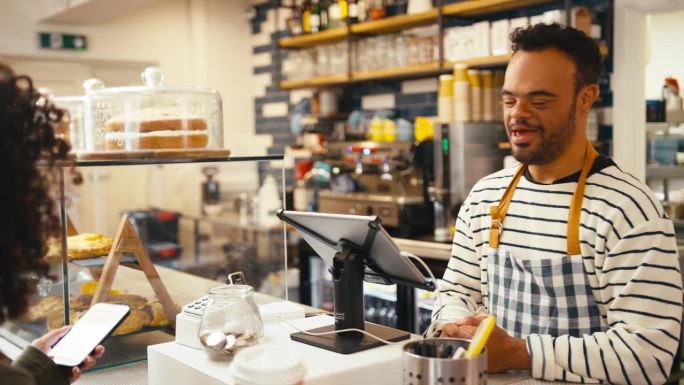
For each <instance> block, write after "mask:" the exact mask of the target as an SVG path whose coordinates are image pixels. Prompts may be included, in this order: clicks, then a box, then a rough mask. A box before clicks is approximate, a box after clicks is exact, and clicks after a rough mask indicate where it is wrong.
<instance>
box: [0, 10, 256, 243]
mask: <svg viewBox="0 0 684 385" xmlns="http://www.w3.org/2000/svg"><path fill="white" fill-rule="evenodd" d="M54 2H55V0H29V1H26V0H2V5H1V6H0V57H2V56H9V57H15V58H16V57H20V58H22V59H27V60H29V61H30V60H44V61H46V62H52V61H71V62H76V63H79V62H81V63H82V62H98V63H108V62H119V63H122V62H123V63H131V62H132V63H158V64H159V66H160V67H162V69H163V70H164V71H165V74H166V84H167V85H201V86H208V87H211V88H214V89H216V90H218V91H219V92H220V93H221V95H222V96H223V115H224V143H225V145H226V147H227V148H229V149H231V150H234V153H237V154H240V155H248V154H249V155H261V154H265V153H266V148H265V147H264V146H263V145H262V146H259V145H251V144H252V143H255V144H256V143H257V141H256V140H255V139H254V138H255V136H254V116H253V114H254V111H253V102H252V97H251V93H252V92H251V88H252V83H253V76H252V51H251V45H250V41H251V30H250V24H249V22H248V20H247V18H246V17H245V10H246V8H247V7H248V5H249V3H250V2H249V0H158V1H156V2H154V3H152V4H150V5H148V6H144V7H142V8H139V9H138V10H136V11H134V12H133V13H131V14H128V15H126V16H123V17H119V18H115V19H112V20H108V21H106V22H102V23H98V24H90V25H57V24H46V23H38V22H37V19H38V17H40V16H43V15H44V12H41V11H40V8H39V7H40V6H41V3H45V4H44V5H45V6H50V3H52V6H54ZM38 31H46V32H66V33H77V34H84V35H86V36H87V38H88V49H87V51H85V52H68V51H49V50H42V49H40V48H38V47H37V35H36V33H37V32H38ZM28 75H30V73H28ZM132 81H133V82H135V81H137V79H132ZM200 168H201V166H199V165H187V166H185V167H184V168H182V169H180V170H179V169H178V168H176V167H174V168H171V167H167V168H157V167H144V168H140V167H134V168H128V169H118V168H117V169H113V168H108V169H101V170H102V173H98V174H96V175H94V176H93V177H92V178H87V179H86V183H85V185H84V186H83V187H82V188H80V190H81V192H82V193H81V194H80V195H81V199H82V203H81V204H79V207H81V210H79V211H86V210H87V209H90V210H93V209H94V208H95V207H97V208H98V209H97V211H99V212H100V213H99V214H96V215H95V216H97V217H98V218H96V219H92V220H86V218H85V217H87V216H88V214H90V215H92V212H90V213H87V212H83V213H78V214H83V215H79V216H81V217H83V220H82V221H80V222H82V223H81V226H83V222H87V226H88V227H91V228H87V229H83V231H86V230H88V231H105V232H108V233H111V232H112V231H113V230H112V228H113V227H115V226H116V225H117V224H118V218H116V213H118V212H120V211H121V210H122V209H132V208H139V207H145V206H147V205H155V206H158V207H166V208H169V209H174V210H179V211H182V212H186V213H190V214H196V213H197V209H198V207H199V203H198V202H199V196H200V194H199V191H200V182H201V181H202V180H203V179H204V177H203V175H202V174H201V172H200ZM143 169H144V170H143ZM93 179H98V180H101V181H102V182H101V185H104V186H100V187H99V189H98V188H97V187H96V186H94V184H95V183H94V181H93ZM131 179H132V180H131ZM219 180H221V181H222V182H225V183H224V185H225V186H228V185H229V184H230V186H231V187H235V186H244V188H245V189H256V187H257V181H258V176H257V167H256V165H255V164H253V163H252V164H243V165H241V167H232V168H229V167H226V168H225V172H224V175H221V176H220V178H219ZM124 181H129V183H128V184H122V183H123V182H124ZM96 190H97V191H99V192H101V193H102V192H103V191H104V193H106V194H107V196H106V198H105V199H106V205H104V204H103V199H102V198H98V197H102V196H103V195H101V194H93V193H94V192H96ZM104 193H102V194H104ZM93 195H95V196H93ZM77 225H78V224H77Z"/></svg>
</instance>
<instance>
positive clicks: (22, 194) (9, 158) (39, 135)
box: [0, 63, 69, 323]
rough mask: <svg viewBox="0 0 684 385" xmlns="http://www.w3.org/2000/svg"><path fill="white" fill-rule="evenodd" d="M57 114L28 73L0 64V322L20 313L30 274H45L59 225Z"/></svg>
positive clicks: (61, 149) (62, 150) (61, 151)
mask: <svg viewBox="0 0 684 385" xmlns="http://www.w3.org/2000/svg"><path fill="white" fill-rule="evenodd" d="M62 115H63V112H62V110H60V109H58V108H56V107H55V106H54V105H53V104H52V103H50V102H49V101H48V100H47V99H46V97H45V96H43V95H41V94H40V93H38V92H37V90H36V88H34V85H33V82H32V81H31V79H30V78H29V77H26V76H16V75H15V74H14V72H13V71H12V69H11V68H10V67H8V66H7V65H4V64H2V63H0V167H2V170H3V171H2V172H1V174H2V177H1V179H0V181H1V182H0V323H3V322H4V321H5V320H7V319H16V318H18V317H19V316H21V315H22V314H23V313H24V312H25V311H26V307H27V304H28V297H29V294H31V293H32V292H33V290H34V286H35V278H36V277H44V276H46V274H47V272H48V267H47V265H46V264H45V263H44V262H43V256H44V254H45V244H46V240H47V238H48V236H50V235H55V234H57V232H58V230H59V228H60V221H59V217H58V216H57V214H56V210H55V204H54V201H53V196H52V195H51V191H54V188H55V186H56V183H55V182H56V171H57V164H56V162H57V161H58V160H60V159H64V158H65V157H66V154H67V152H68V151H69V145H68V144H67V143H66V142H65V141H64V140H61V139H58V138H56V137H55V133H54V130H53V127H54V126H55V125H56V124H57V123H58V122H59V121H60V120H61V119H62Z"/></svg>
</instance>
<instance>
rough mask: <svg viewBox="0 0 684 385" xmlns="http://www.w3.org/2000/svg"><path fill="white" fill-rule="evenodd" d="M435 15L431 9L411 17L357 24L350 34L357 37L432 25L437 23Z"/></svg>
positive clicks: (395, 17) (400, 16)
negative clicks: (357, 35)
mask: <svg viewBox="0 0 684 385" xmlns="http://www.w3.org/2000/svg"><path fill="white" fill-rule="evenodd" d="M437 13H438V11H437V9H432V10H430V11H427V12H423V13H416V14H413V15H398V16H392V17H387V18H384V19H379V20H373V21H367V22H364V23H359V24H352V26H351V31H352V34H359V35H364V34H366V35H367V34H381V33H389V32H397V31H403V30H405V29H410V28H414V27H421V26H424V25H429V24H433V23H434V22H436V21H437Z"/></svg>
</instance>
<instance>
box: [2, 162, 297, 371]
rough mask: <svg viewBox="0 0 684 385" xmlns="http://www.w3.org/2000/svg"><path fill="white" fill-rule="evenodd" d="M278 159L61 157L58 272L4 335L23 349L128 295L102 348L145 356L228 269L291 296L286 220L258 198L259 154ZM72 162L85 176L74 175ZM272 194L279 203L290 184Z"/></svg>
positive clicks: (260, 289)
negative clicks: (98, 305) (205, 194)
mask: <svg viewBox="0 0 684 385" xmlns="http://www.w3.org/2000/svg"><path fill="white" fill-rule="evenodd" d="M282 159H283V156H281V155H273V156H260V157H232V158H231V157H217V158H199V159H195V158H174V159H123V160H101V161H95V160H92V161H86V160H75V161H65V162H64V163H62V164H61V166H62V167H61V168H60V171H59V172H60V178H59V181H60V196H59V199H60V215H61V219H62V223H63V224H64V226H62V234H61V237H60V238H59V239H52V240H50V241H49V249H50V250H49V251H48V255H47V256H46V260H47V261H48V262H49V264H50V273H51V279H41V280H40V281H38V282H37V290H36V293H35V295H34V296H33V298H32V299H31V302H30V307H29V311H28V313H27V315H26V316H25V317H24V318H23V319H21V320H19V321H16V322H13V323H6V324H4V325H3V326H2V328H0V339H2V340H4V341H5V342H9V343H10V344H12V345H14V346H16V347H17V348H18V349H23V348H25V347H26V346H27V345H28V344H30V342H31V341H32V340H33V339H35V338H37V337H39V336H41V335H43V334H44V333H45V332H47V331H48V330H52V329H55V328H58V327H60V326H62V325H64V324H73V323H74V322H77V321H78V318H79V317H80V316H82V314H84V312H85V311H87V310H88V308H89V307H90V306H91V305H92V304H94V303H95V302H109V303H124V304H127V305H129V306H130V307H131V314H130V315H129V317H128V318H127V319H126V320H125V321H124V323H123V324H122V325H121V326H119V327H118V328H117V329H116V330H115V332H114V336H113V337H111V338H109V339H108V340H107V342H106V346H105V347H106V349H107V352H108V353H107V355H106V356H105V357H103V359H101V360H98V368H105V367H111V366H117V365H122V364H126V363H131V362H135V361H140V360H144V359H146V347H147V346H148V345H150V344H157V343H161V342H167V341H170V340H173V338H174V337H173V335H174V323H175V314H177V313H178V312H179V311H180V309H181V307H182V306H183V305H185V304H187V303H190V302H192V301H194V300H195V299H197V298H199V297H201V296H203V295H206V294H207V292H208V291H209V289H211V288H212V287H215V286H219V285H221V284H224V283H225V280H226V275H227V274H229V273H234V272H237V271H241V272H242V273H243V274H244V277H245V280H246V283H247V284H248V285H250V286H252V287H253V288H254V291H255V292H256V293H257V300H259V297H258V296H259V295H261V294H267V295H269V296H271V297H276V298H283V299H286V296H287V290H286V288H287V282H286V281H287V278H286V277H287V274H286V273H287V254H286V250H285V241H284V237H285V231H284V229H285V228H284V225H283V224H282V223H281V222H279V221H277V220H276V221H264V220H263V218H268V215H267V213H266V214H265V215H264V213H261V212H260V210H261V209H260V206H264V205H265V204H266V203H267V202H266V201H267V199H268V197H266V196H264V194H260V193H258V187H259V185H260V181H259V177H258V169H259V167H258V163H259V162H272V161H282ZM74 166H75V168H73V167H74ZM202 167H214V168H216V170H215V171H216V172H215V173H214V178H215V180H217V181H218V186H217V187H218V188H219V194H218V195H217V196H216V195H215V196H214V197H213V199H212V205H214V210H212V211H211V215H209V214H207V213H206V211H205V213H204V214H203V213H202V210H201V207H202V205H203V202H202V193H201V192H202V183H203V178H204V176H203V175H202V172H201V168H202ZM74 170H75V171H76V172H78V173H80V174H81V176H82V177H83V178H82V179H83V180H84V182H83V184H82V185H78V186H77V185H74V184H72V183H71V179H72V178H71V175H72V174H71V173H72V172H74ZM278 188H279V189H281V190H280V191H284V185H282V184H280V185H279V187H278ZM262 190H263V189H262ZM278 194H279V193H278ZM273 198H275V199H276V200H277V202H280V203H278V204H279V206H278V208H282V207H283V205H282V202H284V200H282V196H281V195H280V196H277V197H271V200H273ZM268 207H269V210H271V209H272V208H273V207H274V203H273V202H270V203H268ZM262 208H263V207H262ZM138 246H139V247H138ZM148 262H151V263H148ZM150 271H152V273H150ZM181 272H182V273H181ZM165 298H168V299H170V302H165ZM169 303H170V304H171V305H170V306H169ZM65 309H66V311H65Z"/></svg>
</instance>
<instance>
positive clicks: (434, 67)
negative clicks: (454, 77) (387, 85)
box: [352, 62, 441, 81]
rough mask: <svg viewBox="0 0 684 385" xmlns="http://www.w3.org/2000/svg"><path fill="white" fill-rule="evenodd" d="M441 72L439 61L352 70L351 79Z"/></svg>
mask: <svg viewBox="0 0 684 385" xmlns="http://www.w3.org/2000/svg"><path fill="white" fill-rule="evenodd" d="M440 72H441V69H440V67H439V63H437V62H434V63H427V64H416V65H411V66H407V67H400V68H387V69H381V70H377V71H366V72H354V73H352V81H365V80H381V79H399V78H408V77H412V76H421V75H429V74H438V73H440Z"/></svg>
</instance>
